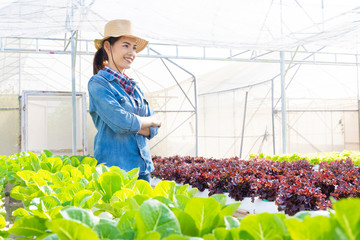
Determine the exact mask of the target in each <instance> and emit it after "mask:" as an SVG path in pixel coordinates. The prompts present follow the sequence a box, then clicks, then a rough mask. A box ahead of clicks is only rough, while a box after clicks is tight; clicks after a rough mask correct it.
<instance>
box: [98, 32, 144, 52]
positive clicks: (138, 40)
mask: <svg viewBox="0 0 360 240" xmlns="http://www.w3.org/2000/svg"><path fill="white" fill-rule="evenodd" d="M110 37H131V38H135V39H136V53H139V52H141V51H142V50H144V48H145V47H146V46H147V45H148V43H149V42H148V41H147V40H145V39H142V38H139V37H136V36H133V35H119V36H109V37H104V38H102V39H95V40H94V44H95V48H96V50H99V49H100V48H102V44H103V41H105V40H106V39H108V38H110Z"/></svg>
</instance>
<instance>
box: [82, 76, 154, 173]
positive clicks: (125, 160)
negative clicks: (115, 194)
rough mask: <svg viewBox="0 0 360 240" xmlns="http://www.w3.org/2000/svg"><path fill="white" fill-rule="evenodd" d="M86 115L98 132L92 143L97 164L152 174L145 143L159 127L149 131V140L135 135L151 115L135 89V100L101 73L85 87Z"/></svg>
mask: <svg viewBox="0 0 360 240" xmlns="http://www.w3.org/2000/svg"><path fill="white" fill-rule="evenodd" d="M88 89H89V101H90V106H89V111H90V115H91V117H92V120H93V122H94V125H95V127H96V129H97V130H98V132H97V134H96V136H95V142H94V157H95V158H96V159H97V161H98V163H99V164H100V163H105V165H107V166H118V167H120V168H121V169H123V170H125V171H130V170H131V169H133V168H140V172H139V174H141V175H143V174H148V173H150V172H151V171H153V170H154V165H153V162H152V159H151V155H150V148H149V145H148V142H147V140H146V138H147V139H149V140H150V139H151V138H153V137H154V136H155V135H156V134H157V132H158V127H150V136H148V137H144V136H143V135H140V134H137V132H138V131H139V130H140V127H141V120H140V119H139V118H138V117H137V116H141V117H145V116H150V115H152V114H153V111H152V110H151V108H150V107H149V105H148V102H147V101H146V99H145V97H144V94H143V93H142V92H141V90H140V89H139V87H138V86H136V87H135V90H134V93H133V95H134V98H135V99H136V100H137V102H138V104H136V103H135V101H134V99H133V98H132V97H131V96H130V95H128V94H127V93H126V92H125V90H124V88H123V87H122V86H121V84H120V83H119V81H118V80H117V79H116V78H115V77H114V76H113V75H111V74H110V73H108V72H106V71H103V70H100V71H99V72H98V73H97V74H96V75H94V76H93V77H91V79H90V81H89V83H88Z"/></svg>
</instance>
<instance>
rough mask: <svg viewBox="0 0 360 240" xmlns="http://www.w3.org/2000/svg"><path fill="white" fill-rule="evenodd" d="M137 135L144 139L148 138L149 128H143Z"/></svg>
mask: <svg viewBox="0 0 360 240" xmlns="http://www.w3.org/2000/svg"><path fill="white" fill-rule="evenodd" d="M137 134H140V135H143V136H145V137H148V136H150V128H144V129H141V130H140V131H138V132H137Z"/></svg>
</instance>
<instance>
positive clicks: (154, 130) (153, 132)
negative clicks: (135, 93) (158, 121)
mask: <svg viewBox="0 0 360 240" xmlns="http://www.w3.org/2000/svg"><path fill="white" fill-rule="evenodd" d="M146 105H147V112H148V114H149V116H151V115H153V114H154V111H153V110H152V109H151V107H150V106H149V104H148V102H147V101H146ZM158 130H159V128H158V127H150V135H149V136H147V137H146V138H147V139H149V140H150V139H152V138H153V137H155V136H156V135H157V134H158Z"/></svg>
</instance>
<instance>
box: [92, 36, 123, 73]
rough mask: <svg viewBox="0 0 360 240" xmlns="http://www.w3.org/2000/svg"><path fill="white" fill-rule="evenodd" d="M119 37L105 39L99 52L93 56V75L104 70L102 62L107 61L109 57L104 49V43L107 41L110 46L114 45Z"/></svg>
mask: <svg viewBox="0 0 360 240" xmlns="http://www.w3.org/2000/svg"><path fill="white" fill-rule="evenodd" d="M119 39H120V37H109V38H107V39H105V40H104V41H103V42H102V45H101V48H100V49H99V50H97V52H96V53H95V56H94V61H93V73H94V74H97V73H98V72H99V71H100V70H102V69H104V67H105V66H104V61H109V57H108V55H107V53H106V51H105V49H104V42H105V41H108V42H109V43H110V45H111V46H112V45H114V43H115V42H116V41H117V40H119Z"/></svg>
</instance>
